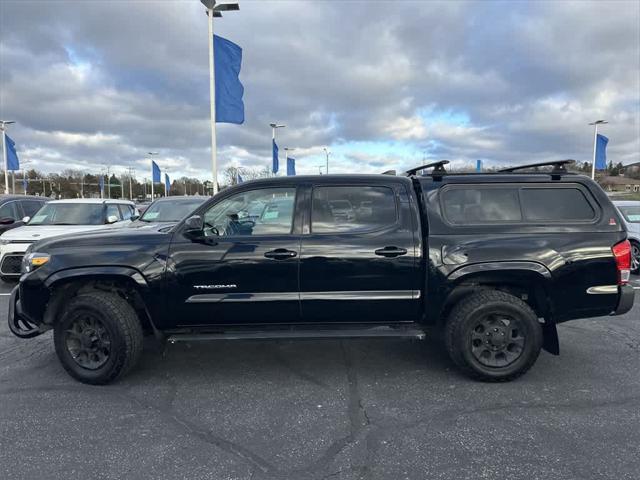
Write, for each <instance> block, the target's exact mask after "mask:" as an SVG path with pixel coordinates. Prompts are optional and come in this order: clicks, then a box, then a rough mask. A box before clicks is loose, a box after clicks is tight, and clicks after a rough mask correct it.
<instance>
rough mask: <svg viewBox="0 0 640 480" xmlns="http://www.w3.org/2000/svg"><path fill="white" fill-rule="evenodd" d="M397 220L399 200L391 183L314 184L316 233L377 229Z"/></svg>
mask: <svg viewBox="0 0 640 480" xmlns="http://www.w3.org/2000/svg"><path fill="white" fill-rule="evenodd" d="M395 222H396V200H395V195H394V193H393V190H392V189H390V188H388V187H364V186H363V187H356V186H349V187H315V188H314V189H313V200H312V207H311V231H312V232H313V233H332V232H357V231H363V230H374V229H378V228H382V227H386V226H390V225H393V224H394V223H395Z"/></svg>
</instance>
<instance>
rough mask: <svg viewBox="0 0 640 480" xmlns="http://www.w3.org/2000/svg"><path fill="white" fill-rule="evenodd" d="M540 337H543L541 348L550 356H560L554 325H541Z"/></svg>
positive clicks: (558, 341)
mask: <svg viewBox="0 0 640 480" xmlns="http://www.w3.org/2000/svg"><path fill="white" fill-rule="evenodd" d="M542 335H543V336H544V338H543V341H542V348H543V349H544V350H546V351H547V352H549V353H550V354H552V355H560V340H559V339H558V329H557V328H556V324H555V323H550V322H549V323H543V324H542Z"/></svg>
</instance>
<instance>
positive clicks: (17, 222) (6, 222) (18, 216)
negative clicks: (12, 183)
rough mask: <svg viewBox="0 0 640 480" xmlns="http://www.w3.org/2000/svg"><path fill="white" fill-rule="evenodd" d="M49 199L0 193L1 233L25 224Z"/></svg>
mask: <svg viewBox="0 0 640 480" xmlns="http://www.w3.org/2000/svg"><path fill="white" fill-rule="evenodd" d="M48 201H49V199H48V198H47V197H35V196H33V195H0V234H3V233H4V232H6V231H7V230H11V229H14V228H17V227H21V226H22V225H24V224H25V220H26V221H29V217H31V216H32V215H33V214H34V213H36V212H37V211H38V210H40V208H42V206H43V205H44V204H45V203H47V202H48Z"/></svg>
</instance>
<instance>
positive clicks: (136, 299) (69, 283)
mask: <svg viewBox="0 0 640 480" xmlns="http://www.w3.org/2000/svg"><path fill="white" fill-rule="evenodd" d="M50 291H51V294H50V296H49V302H48V303H47V308H46V312H45V316H44V323H46V324H50V325H53V324H55V323H56V322H57V321H58V318H59V317H60V314H61V313H62V311H63V310H62V309H63V307H64V304H65V303H66V302H68V301H69V300H71V299H72V298H73V297H76V296H78V295H81V294H83V293H86V292H92V291H102V292H109V293H115V294H117V295H119V296H120V297H122V298H123V299H125V300H126V301H127V302H128V303H129V304H130V305H131V306H132V307H133V308H134V310H135V311H136V313H137V314H138V318H139V319H140V323H141V325H142V328H143V330H144V331H145V332H154V330H155V329H154V327H153V323H152V322H151V316H150V314H149V311H148V309H147V307H146V304H145V302H144V299H143V297H142V294H141V293H140V291H139V287H138V285H137V284H136V282H135V281H134V280H133V279H131V278H128V277H122V276H117V275H114V276H110V275H106V276H94V277H82V278H70V279H65V280H60V281H58V282H56V283H54V284H53V285H52V286H51V287H50Z"/></svg>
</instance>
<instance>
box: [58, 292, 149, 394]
mask: <svg viewBox="0 0 640 480" xmlns="http://www.w3.org/2000/svg"><path fill="white" fill-rule="evenodd" d="M85 318H89V319H91V322H93V323H92V324H93V325H102V327H100V331H102V332H106V333H105V335H104V336H105V337H108V340H109V348H108V351H109V353H108V355H106V354H104V353H102V354H101V355H102V356H103V358H102V360H103V361H104V364H103V365H100V366H99V367H96V368H91V369H90V368H85V367H84V366H82V365H81V364H80V363H79V362H78V361H77V360H75V359H74V356H73V355H72V352H71V351H70V348H69V344H68V338H69V333H68V332H69V329H71V328H75V326H74V325H75V324H76V322H80V323H82V322H83V321H84V320H83V319H85ZM53 338H54V344H55V349H56V354H57V355H58V358H59V359H60V362H61V363H62V366H63V367H64V369H65V370H66V371H67V373H69V375H71V376H72V377H73V378H75V379H76V380H79V381H80V382H82V383H88V384H92V385H103V384H107V383H110V382H113V381H114V380H116V379H118V378H120V377H121V376H123V375H124V374H126V373H127V372H128V371H129V370H130V369H131V368H132V367H133V366H134V365H135V364H136V363H137V362H138V360H139V359H140V356H141V354H142V346H143V332H142V325H141V323H140V319H139V318H138V315H137V314H136V312H135V310H134V309H133V307H132V306H131V305H130V304H129V303H128V302H127V301H126V300H125V299H124V298H122V297H120V296H119V295H118V294H117V293H112V292H101V291H95V292H88V293H82V294H80V295H78V296H77V297H74V298H73V299H72V300H71V301H70V302H69V304H68V305H67V306H66V307H65V308H64V313H63V314H62V316H61V317H60V318H59V320H58V322H57V323H56V325H55V327H54V337H53ZM74 341H75V340H74ZM105 348H106V347H105ZM105 351H106V350H105ZM104 357H106V360H105V359H104ZM94 366H95V365H94Z"/></svg>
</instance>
